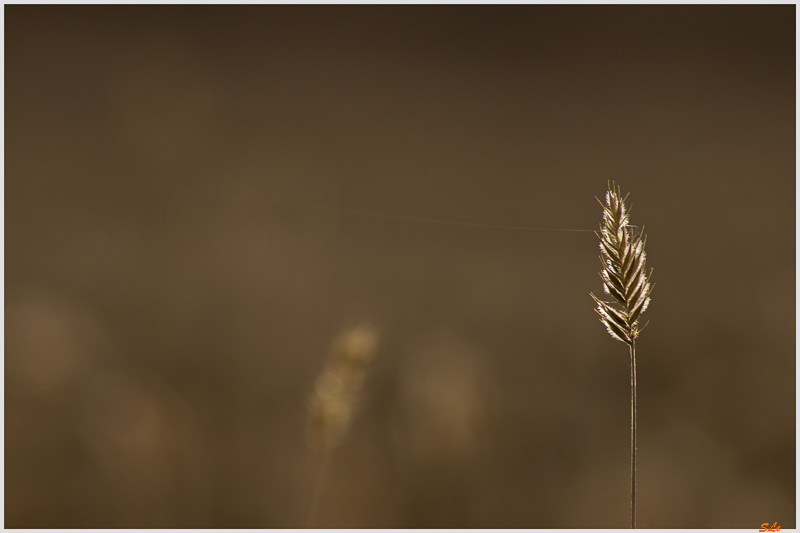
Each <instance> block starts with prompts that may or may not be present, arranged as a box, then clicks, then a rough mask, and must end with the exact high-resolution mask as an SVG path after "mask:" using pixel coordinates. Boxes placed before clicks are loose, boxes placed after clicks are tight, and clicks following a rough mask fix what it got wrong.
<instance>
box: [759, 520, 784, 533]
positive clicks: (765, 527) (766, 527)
mask: <svg viewBox="0 0 800 533" xmlns="http://www.w3.org/2000/svg"><path fill="white" fill-rule="evenodd" d="M780 530H781V526H779V525H778V523H777V522H775V523H774V524H772V527H769V522H764V523H763V524H761V529H759V530H758V531H759V532H760V533H764V531H780Z"/></svg>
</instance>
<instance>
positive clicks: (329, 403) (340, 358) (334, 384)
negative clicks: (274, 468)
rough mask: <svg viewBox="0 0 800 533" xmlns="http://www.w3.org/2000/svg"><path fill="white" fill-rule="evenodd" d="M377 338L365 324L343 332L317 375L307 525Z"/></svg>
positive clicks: (312, 405) (310, 430)
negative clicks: (313, 460)
mask: <svg viewBox="0 0 800 533" xmlns="http://www.w3.org/2000/svg"><path fill="white" fill-rule="evenodd" d="M377 340H378V336H377V333H376V332H375V331H374V330H373V329H371V328H369V327H366V326H359V327H357V328H354V329H352V330H349V331H345V332H344V333H343V334H342V335H340V336H339V337H338V338H337V339H336V340H335V341H334V343H333V349H332V350H331V356H330V358H329V360H328V364H327V367H326V369H325V370H324V371H323V373H322V374H321V375H320V376H319V378H317V382H316V385H315V387H314V392H313V393H312V395H311V401H310V404H309V412H308V436H309V441H310V444H311V445H312V447H313V448H314V449H315V451H317V452H319V461H318V465H317V468H316V470H317V474H316V481H315V482H314V488H313V489H312V493H311V503H310V506H309V511H308V516H307V521H306V523H307V527H312V525H313V523H314V517H315V515H316V511H317V508H318V507H319V501H320V497H321V494H322V484H323V481H324V479H325V474H326V472H327V468H328V462H329V460H330V456H331V452H332V451H333V448H334V447H335V446H336V445H337V444H339V443H340V442H341V440H342V438H343V437H344V435H345V434H346V433H347V430H348V429H349V427H350V422H351V421H352V418H353V412H354V410H355V407H356V401H357V399H358V394H359V392H360V391H361V388H362V387H363V384H364V377H365V375H366V372H367V369H368V368H369V365H370V363H371V362H372V358H373V356H374V353H375V346H376V344H377Z"/></svg>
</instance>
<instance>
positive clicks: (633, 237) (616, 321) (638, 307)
mask: <svg viewBox="0 0 800 533" xmlns="http://www.w3.org/2000/svg"><path fill="white" fill-rule="evenodd" d="M626 199H627V196H625V198H622V197H621V194H620V189H619V187H617V186H616V185H615V184H613V183H610V184H609V187H608V191H607V192H606V205H603V203H602V202H600V200H599V199H598V200H597V201H598V202H600V205H603V224H602V226H601V227H600V233H597V236H598V237H599V238H600V253H601V255H600V262H601V263H602V265H603V268H602V270H601V271H600V277H601V278H602V279H603V289H604V291H605V293H606V294H608V295H610V296H611V297H613V299H614V301H613V302H605V301H602V300H600V299H599V298H597V297H596V296H595V295H594V294H592V295H591V296H592V298H594V301H595V302H597V308H596V309H595V310H596V311H597V314H599V315H600V321H601V322H602V323H603V325H605V326H606V328H607V329H608V333H609V334H611V336H612V337H613V338H615V339H617V340H619V341H622V342H624V343H625V344H627V345H629V346H630V345H632V344H633V342H634V340H635V339H636V337H637V336H638V335H639V332H640V331H641V329H639V317H640V316H641V314H642V313H644V311H645V310H646V309H647V306H648V305H649V304H650V293H651V292H652V290H653V285H651V284H650V280H649V278H650V273H652V270H651V271H650V273H646V272H645V258H646V254H645V252H644V245H645V242H646V240H647V239H646V237H645V236H644V234H643V233H641V234H639V233H638V232H637V234H634V232H632V231H631V230H630V228H631V226H629V224H628V223H629V221H630V217H629V214H628V208H627V207H626V205H625V200H626ZM590 294H591V293H590ZM614 304H616V305H614ZM642 329H644V328H642Z"/></svg>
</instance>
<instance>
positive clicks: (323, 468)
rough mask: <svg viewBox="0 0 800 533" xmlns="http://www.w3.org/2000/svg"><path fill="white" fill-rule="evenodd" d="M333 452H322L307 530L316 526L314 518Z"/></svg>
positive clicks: (312, 494)
mask: <svg viewBox="0 0 800 533" xmlns="http://www.w3.org/2000/svg"><path fill="white" fill-rule="evenodd" d="M330 456H331V450H330V449H325V450H324V451H323V452H322V458H321V459H320V461H319V464H318V466H317V475H316V479H315V481H314V490H313V492H312V493H311V504H310V505H309V507H308V521H307V522H306V529H311V528H312V527H313V525H314V518H315V517H316V516H317V509H318V508H319V500H320V497H321V495H322V485H323V482H324V481H325V474H326V473H327V471H328V459H330Z"/></svg>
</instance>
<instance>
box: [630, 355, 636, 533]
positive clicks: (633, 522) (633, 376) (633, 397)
mask: <svg viewBox="0 0 800 533" xmlns="http://www.w3.org/2000/svg"><path fill="white" fill-rule="evenodd" d="M630 347H631V529H636V349H635V347H634V342H631V345H630Z"/></svg>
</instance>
